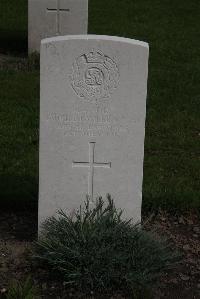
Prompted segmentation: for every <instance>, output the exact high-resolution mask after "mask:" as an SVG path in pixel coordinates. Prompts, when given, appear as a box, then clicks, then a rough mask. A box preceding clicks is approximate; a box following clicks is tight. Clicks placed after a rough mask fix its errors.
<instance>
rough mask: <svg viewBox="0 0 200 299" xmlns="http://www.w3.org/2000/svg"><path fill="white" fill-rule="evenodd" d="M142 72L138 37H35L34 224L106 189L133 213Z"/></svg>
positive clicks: (137, 196)
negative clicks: (36, 148) (37, 137)
mask: <svg viewBox="0 0 200 299" xmlns="http://www.w3.org/2000/svg"><path fill="white" fill-rule="evenodd" d="M147 72H148V44H146V43H144V42H140V41H136V40H131V39H127V38H118V37H108V36H95V35H85V36H81V35H79V36H63V37H56V38H49V39H45V40H43V41H42V46H41V104H40V187H39V224H40V223H41V222H42V221H43V220H45V219H46V218H47V217H49V216H52V215H54V214H55V212H56V211H57V210H59V209H62V210H64V211H65V212H67V213H73V212H74V210H76V209H77V208H79V206H80V205H81V204H83V202H84V200H85V199H86V196H87V195H88V196H89V199H90V201H91V204H92V202H94V201H95V200H96V198H97V197H98V196H102V197H105V196H106V194H108V193H109V194H111V196H112V197H113V198H114V202H115V204H116V206H117V207H118V208H122V209H123V210H124V215H125V217H128V218H133V220H134V222H138V221H140V220H141V203H142V178H143V153H144V134H145V110H146V92H147Z"/></svg>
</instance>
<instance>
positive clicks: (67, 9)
mask: <svg viewBox="0 0 200 299" xmlns="http://www.w3.org/2000/svg"><path fill="white" fill-rule="evenodd" d="M69 11H70V10H69V8H60V0H57V7H56V8H47V12H56V35H60V13H61V12H69Z"/></svg>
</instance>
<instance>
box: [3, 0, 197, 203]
mask: <svg viewBox="0 0 200 299" xmlns="http://www.w3.org/2000/svg"><path fill="white" fill-rule="evenodd" d="M8 2H9V4H8ZM26 10H27V4H26V1H25V0H18V1H16V0H15V1H14V0H12V1H11V0H9V1H7V0H1V3H0V40H1V45H0V50H1V49H2V52H8V53H15V51H14V47H13V45H14V42H13V40H14V41H15V42H16V41H17V44H16V47H17V50H18V53H20V55H21V53H24V52H25V51H26V40H27V15H26ZM199 14H200V4H199V0H191V1H189V2H187V1H180V0H174V1H169V0H163V1H160V0H151V1H150V0H134V1H133V0H123V1H119V0H110V1H105V0H101V1H100V0H90V4H89V33H94V34H107V35H117V36H125V37H130V38H135V39H139V40H143V41H147V42H148V43H149V44H150V61H149V80H148V99H147V121H146V140H145V161H144V186H143V206H144V207H146V208H147V207H148V208H149V207H152V208H157V207H158V206H161V207H164V208H165V207H166V208H168V209H171V208H175V207H176V208H178V209H182V208H183V209H187V208H199V207H200V187H199V185H200V182H199V178H200V150H199V148H200V117H199V112H200V88H199V77H200V55H199V47H200V34H199V27H200V18H199ZM38 107H39V70H35V69H26V68H24V69H23V68H22V69H20V70H18V69H16V68H15V69H14V70H13V69H12V63H11V64H10V66H9V67H7V65H6V64H4V66H3V67H1V68H0V111H1V114H0V115H1V122H0V138H1V145H0V199H1V200H2V204H4V205H6V204H9V205H10V206H12V205H13V204H14V202H16V201H17V202H18V205H19V200H20V199H21V203H23V204H24V203H25V202H26V203H28V202H32V201H35V202H36V200H37V190H38V118H39V114H38V111H39V108H38Z"/></svg>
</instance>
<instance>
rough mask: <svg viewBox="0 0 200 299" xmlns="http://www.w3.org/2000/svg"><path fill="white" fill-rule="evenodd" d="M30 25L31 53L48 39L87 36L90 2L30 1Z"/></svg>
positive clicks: (29, 44) (38, 49)
mask: <svg viewBox="0 0 200 299" xmlns="http://www.w3.org/2000/svg"><path fill="white" fill-rule="evenodd" d="M28 24H29V25H28V26H29V28H28V31H29V32H28V48H29V53H31V52H35V51H37V52H39V51H40V42H41V40H42V39H44V38H47V37H52V36H56V35H67V34H69V35H71V34H87V26H88V0H28Z"/></svg>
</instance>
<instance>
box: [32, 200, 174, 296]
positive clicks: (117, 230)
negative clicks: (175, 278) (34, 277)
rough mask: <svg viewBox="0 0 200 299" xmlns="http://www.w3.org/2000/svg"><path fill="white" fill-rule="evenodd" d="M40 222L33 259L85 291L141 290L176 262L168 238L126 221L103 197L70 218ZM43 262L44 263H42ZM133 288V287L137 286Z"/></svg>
mask: <svg viewBox="0 0 200 299" xmlns="http://www.w3.org/2000/svg"><path fill="white" fill-rule="evenodd" d="M57 216H58V217H52V218H49V219H47V220H46V222H45V223H43V225H42V232H41V235H40V239H39V241H38V242H37V243H36V245H35V249H34V250H35V252H34V258H35V259H36V261H38V262H39V263H40V265H41V264H43V265H44V266H46V267H47V268H48V267H49V270H52V269H53V273H55V274H59V275H60V277H61V279H63V281H64V283H65V284H69V285H73V286H75V287H77V288H81V289H84V290H97V291H98V290H110V289H114V288H115V289H116V288H117V289H120V290H124V289H125V290H128V291H133V290H138V289H141V288H143V287H144V286H147V285H149V284H150V283H152V282H154V281H155V279H156V277H157V276H158V275H159V274H160V272H161V271H162V270H164V269H165V268H166V267H168V266H170V265H172V263H173V264H174V262H175V261H177V255H176V254H173V253H172V252H171V250H170V248H169V247H168V246H167V245H166V243H165V242H164V241H158V240H157V239H156V238H155V236H153V235H152V234H150V233H148V232H145V231H144V230H142V229H141V228H140V226H138V225H133V224H132V223H131V221H130V220H129V221H126V220H123V218H122V217H121V216H122V212H121V211H118V210H117V209H116V208H115V206H114V204H113V200H112V199H111V198H110V196H108V203H107V205H106V204H105V203H104V202H103V200H102V198H99V199H97V201H96V205H95V207H93V208H91V205H90V203H89V200H88V199H87V200H86V202H85V208H84V209H82V208H80V210H78V211H77V212H76V214H75V216H74V217H73V218H72V217H69V216H67V215H66V214H65V213H63V212H62V211H59V212H58V215H57ZM41 262H43V263H41ZM134 292H135V291H134Z"/></svg>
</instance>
